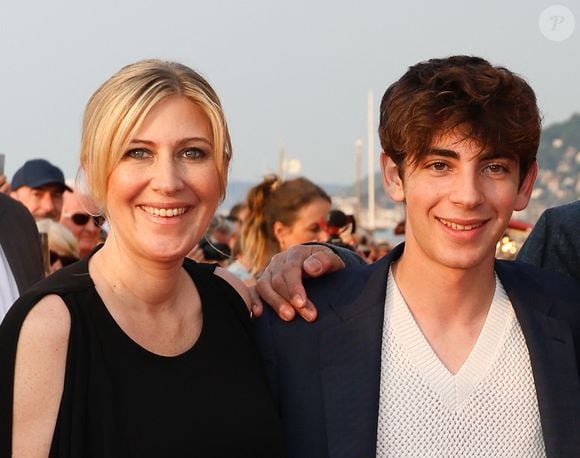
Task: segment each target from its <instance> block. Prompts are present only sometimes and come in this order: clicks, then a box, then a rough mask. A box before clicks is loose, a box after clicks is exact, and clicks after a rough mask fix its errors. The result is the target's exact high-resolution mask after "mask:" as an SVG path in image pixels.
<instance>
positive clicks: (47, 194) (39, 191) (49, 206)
mask: <svg viewBox="0 0 580 458" xmlns="http://www.w3.org/2000/svg"><path fill="white" fill-rule="evenodd" d="M63 192H64V190H63V188H62V185H59V184H47V185H44V186H42V187H40V188H31V187H29V186H20V187H19V188H18V189H16V190H15V191H12V192H11V193H10V195H11V196H12V197H13V198H14V199H16V200H19V201H20V202H21V203H22V204H23V205H24V206H25V207H26V208H28V210H29V211H30V213H32V216H34V218H35V219H43V218H49V219H52V220H54V221H57V222H58V220H59V219H60V214H61V212H62V194H63Z"/></svg>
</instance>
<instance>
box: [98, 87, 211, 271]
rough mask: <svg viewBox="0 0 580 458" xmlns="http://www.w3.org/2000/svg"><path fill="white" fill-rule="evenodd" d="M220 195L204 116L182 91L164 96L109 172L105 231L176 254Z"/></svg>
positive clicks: (145, 253) (131, 246) (165, 255)
mask: <svg viewBox="0 0 580 458" xmlns="http://www.w3.org/2000/svg"><path fill="white" fill-rule="evenodd" d="M219 198H220V189H219V176H218V172H217V169H216V163H215V157H214V147H213V139H212V134H211V127H210V124H209V121H208V119H207V116H206V115H205V114H204V113H203V111H202V110H201V108H199V107H198V106H196V105H195V104H193V103H192V102H190V101H189V100H188V99H187V98H185V97H179V96H175V97H168V98H166V99H163V100H161V101H160V102H158V103H157V104H156V105H155V106H154V107H153V108H152V110H151V111H150V112H149V114H148V115H147V117H146V118H145V120H144V122H143V124H142V125H141V127H140V129H139V130H138V132H137V133H136V135H135V137H134V138H133V139H132V140H131V142H130V144H129V146H128V148H127V150H126V151H125V152H124V154H123V157H122V158H121V161H120V162H119V164H118V165H117V166H116V168H115V169H114V170H113V172H112V173H111V175H110V177H109V180H108V186H107V197H106V200H107V209H108V220H109V225H110V227H111V233H110V236H112V237H113V238H114V239H115V240H116V241H117V243H118V244H119V246H120V249H121V250H123V251H125V252H129V253H132V254H133V255H134V256H136V257H144V258H148V259H154V260H161V261H171V260H176V259H181V258H183V257H184V256H185V255H187V253H189V252H190V251H191V249H192V248H193V247H194V245H195V244H196V243H197V242H198V240H199V239H200V237H201V236H202V234H203V232H204V231H205V229H206V227H207V225H208V224H209V221H210V220H211V217H212V215H213V214H214V212H215V210H216V207H217V205H218V202H219Z"/></svg>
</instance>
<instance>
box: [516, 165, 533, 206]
mask: <svg viewBox="0 0 580 458" xmlns="http://www.w3.org/2000/svg"><path fill="white" fill-rule="evenodd" d="M537 176H538V162H537V161H534V163H533V164H532V166H531V167H530V169H529V170H528V173H527V174H526V176H525V178H524V181H522V184H521V185H520V189H518V195H517V196H516V201H515V204H514V210H516V211H520V210H523V209H524V208H526V207H527V206H528V203H529V202H530V198H531V196H532V191H533V189H534V183H535V182H536V177H537Z"/></svg>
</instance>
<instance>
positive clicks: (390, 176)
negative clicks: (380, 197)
mask: <svg viewBox="0 0 580 458" xmlns="http://www.w3.org/2000/svg"><path fill="white" fill-rule="evenodd" d="M381 171H382V173H383V187H384V188H385V192H386V193H387V194H388V195H389V196H391V199H393V200H394V201H395V202H403V201H404V200H405V190H404V188H403V179H402V178H401V176H400V173H402V171H401V170H400V169H399V167H398V166H397V164H395V162H394V161H393V160H392V159H391V158H390V157H389V156H388V155H387V154H386V153H385V152H384V151H381Z"/></svg>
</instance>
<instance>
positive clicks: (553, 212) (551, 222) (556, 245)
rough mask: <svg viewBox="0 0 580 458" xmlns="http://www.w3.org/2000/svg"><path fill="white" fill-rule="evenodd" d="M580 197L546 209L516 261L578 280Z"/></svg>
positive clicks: (579, 262) (579, 272) (579, 279)
mask: <svg viewBox="0 0 580 458" xmlns="http://www.w3.org/2000/svg"><path fill="white" fill-rule="evenodd" d="M578 234H580V200H578V201H576V202H572V203H570V204H566V205H560V206H558V207H552V208H548V209H547V210H546V211H544V213H542V216H540V219H538V222H537V223H536V225H535V226H534V229H533V230H532V232H531V233H530V235H529V236H528V238H527V239H526V241H525V242H524V244H523V246H522V248H521V249H520V251H519V253H518V261H524V262H527V263H529V264H533V265H535V266H538V267H542V268H544V269H550V270H555V271H556V272H561V273H564V274H566V275H570V276H571V277H574V278H576V280H578V281H580V236H579V235H578Z"/></svg>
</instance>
